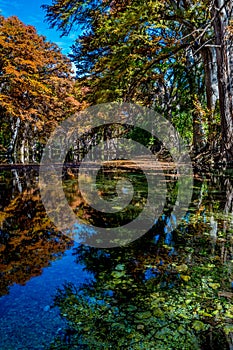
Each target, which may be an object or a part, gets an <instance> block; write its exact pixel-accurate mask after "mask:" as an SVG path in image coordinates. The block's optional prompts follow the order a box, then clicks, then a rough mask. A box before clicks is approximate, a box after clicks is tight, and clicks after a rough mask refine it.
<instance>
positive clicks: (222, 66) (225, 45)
mask: <svg viewBox="0 0 233 350" xmlns="http://www.w3.org/2000/svg"><path fill="white" fill-rule="evenodd" d="M232 10H233V2H232V1H229V0H228V1H227V0H214V8H213V16H214V32H215V44H216V58H217V67H218V87H219V106H220V114H221V157H222V161H225V162H227V163H229V162H232V161H233V100H232V95H233V42H232V40H230V38H229V36H228V34H229V33H228V30H227V27H228V26H229V24H230V20H231V19H232Z"/></svg>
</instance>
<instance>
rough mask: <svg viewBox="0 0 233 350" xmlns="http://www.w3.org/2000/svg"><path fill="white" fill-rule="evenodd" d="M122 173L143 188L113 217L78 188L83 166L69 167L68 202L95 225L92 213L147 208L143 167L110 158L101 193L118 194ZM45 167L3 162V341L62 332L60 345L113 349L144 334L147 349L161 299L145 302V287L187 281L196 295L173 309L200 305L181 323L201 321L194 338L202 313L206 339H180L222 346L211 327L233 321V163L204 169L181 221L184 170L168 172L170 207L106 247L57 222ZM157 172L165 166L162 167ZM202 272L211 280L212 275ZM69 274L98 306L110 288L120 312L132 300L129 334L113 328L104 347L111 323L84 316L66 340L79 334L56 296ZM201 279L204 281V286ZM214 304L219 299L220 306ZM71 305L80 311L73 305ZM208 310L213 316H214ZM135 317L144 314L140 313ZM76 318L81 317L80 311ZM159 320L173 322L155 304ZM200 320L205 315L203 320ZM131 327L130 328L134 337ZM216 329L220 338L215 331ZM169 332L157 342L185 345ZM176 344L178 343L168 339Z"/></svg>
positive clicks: (38, 344) (97, 219) (119, 219)
mask: <svg viewBox="0 0 233 350" xmlns="http://www.w3.org/2000/svg"><path fill="white" fill-rule="evenodd" d="M105 170H106V169H105ZM161 172H162V169H160V173H161ZM122 173H123V174H124V178H125V176H129V177H130V181H131V185H133V186H134V187H135V188H136V189H135V188H134V191H135V192H134V194H135V195H134V198H133V200H132V201H131V202H130V204H129V208H128V211H127V212H124V213H123V214H122V213H121V214H119V215H118V216H116V215H115V216H113V217H110V216H100V215H99V214H98V213H96V211H92V210H90V208H89V207H88V206H86V205H85V201H83V198H82V196H81V194H80V192H79V190H78V184H77V178H78V174H77V169H68V170H66V171H64V176H63V188H64V192H65V195H66V198H67V205H68V203H69V205H70V206H71V208H72V210H73V211H74V213H75V215H77V217H80V218H82V219H83V220H84V226H83V231H85V227H86V231H87V233H88V229H87V227H88V222H91V224H92V225H94V226H95V225H96V226H101V227H105V226H106V222H107V224H108V225H109V224H111V225H112V227H114V226H121V225H125V224H126V223H128V222H129V221H132V220H133V219H135V218H136V217H137V216H138V215H139V213H140V212H141V211H142V210H143V205H144V202H143V198H144V197H145V196H147V187H146V184H145V181H144V180H145V179H144V178H143V175H142V174H141V173H140V172H139V173H138V172H137V171H136V170H135V169H134V170H132V169H131V170H129V169H127V168H125V169H124V170H122V169H121V171H120V172H119V171H118V172H117V173H116V171H115V170H114V169H113V168H109V169H108V171H105V173H104V175H103V173H100V174H99V192H100V194H101V196H102V198H104V199H105V200H107V201H111V200H113V198H114V197H115V196H116V184H117V181H118V180H119V178H120V176H121V175H122ZM38 176H39V174H38V169H37V168H36V167H33V166H31V167H23V166H22V167H11V168H9V167H6V166H5V167H1V170H0V223H1V226H0V277H1V281H0V315H1V318H0V349H1V350H10V349H25V350H26V349H30V350H33V349H46V348H48V347H49V346H50V344H51V342H53V341H54V340H55V339H58V338H59V339H60V340H59V342H60V343H62V342H64V344H65V345H64V346H63V347H62V345H61V346H60V347H58V345H56V346H57V347H56V348H61V349H63V348H64V349H65V348H66V347H65V346H68V348H73V349H76V348H77V349H78V348H86V349H89V348H90V349H92V348H93V349H94V348H97V349H98V348H99V349H102V348H103V349H105V348H106V349H108V348H110V345H111V347H113V348H114V346H115V348H116V349H117V348H119V349H120V348H122V349H123V348H129V349H137V348H138V347H137V346H138V345H137V346H136V345H132V344H134V343H137V344H140V346H141V347H140V348H142V349H144V348H146V347H147V348H148V349H149V348H152V345H151V341H152V340H151V336H150V332H151V330H150V326H149V323H147V321H144V317H143V315H144V316H145V315H146V313H147V316H145V320H147V317H148V319H150V318H151V317H152V316H151V315H152V314H151V313H152V311H151V310H152V309H153V310H155V309H156V306H153V303H152V304H151V310H150V308H148V305H144V304H142V305H140V302H139V299H140V296H141V294H140V293H141V287H142V286H143V288H146V292H145V295H147V294H146V293H148V296H150V297H151V296H155V295H161V293H164V295H167V294H166V293H168V292H169V291H172V293H173V292H174V291H176V292H177V293H178V291H181V294H182V292H183V291H184V289H185V288H189V289H187V290H188V291H189V290H192V291H193V294H192V297H190V296H189V294H188V293H189V292H187V293H186V294H187V298H186V300H185V297H183V301H180V304H179V303H178V301H177V303H178V304H177V305H173V304H171V305H170V304H169V305H170V306H169V307H170V310H171V313H172V315H173V316H174V314H175V311H174V310H175V309H177V308H179V307H181V306H180V305H184V304H185V305H190V308H189V309H187V310H189V311H187V310H186V309H185V308H184V306H182V308H183V309H182V310H183V311H182V313H181V314H180V315H179V318H182V317H183V316H182V315H183V314H184V313H185V312H190V313H193V315H194V316H193V317H194V319H191V320H190V323H188V321H187V322H186V319H187V318H188V316H187V317H186V318H185V316H184V320H185V321H184V324H185V326H183V325H182V327H184V329H186V328H187V329H189V328H190V329H192V331H193V333H192V332H191V333H192V334H191V335H190V337H191V339H192V337H193V336H195V334H196V333H195V332H199V330H198V323H195V322H197V321H198V322H200V324H199V326H200V328H201V329H200V331H201V332H202V333H203V334H205V336H204V337H202V342H200V341H199V342H198V341H197V343H196V345H195V344H194V343H193V344H194V345H187V347H183V348H182V345H180V346H181V347H180V348H181V349H184V348H185V349H186V348H187V349H191V348H192V346H193V347H194V348H195V346H196V348H197V349H204V348H206V349H207V348H208V346H209V348H211V347H210V346H212V348H214V345H213V339H215V337H216V339H219V338H221V336H222V333H221V336H219V335H216V334H217V333H216V332H217V331H216V332H215V331H211V332H213V334H212V333H211V332H210V325H211V327H212V328H211V330H213V329H215V326H216V327H217V326H219V327H220V325H223V326H222V329H225V328H224V327H226V326H227V327H228V328H229V327H231V325H232V319H233V311H232V310H231V309H230V306H229V305H231V297H232V295H231V293H232V292H233V290H232V286H233V272H232V261H233V249H232V244H233V236H232V235H233V216H232V210H233V172H232V171H230V170H228V171H225V172H223V171H222V172H220V171H218V170H216V169H215V170H213V172H211V173H202V174H200V173H199V174H195V175H194V182H193V195H192V200H191V202H190V203H189V205H188V207H187V211H186V212H185V214H184V215H183V217H182V218H181V219H180V221H179V223H177V222H176V221H177V217H176V215H175V214H173V212H172V206H174V203H175V202H176V196H177V186H176V184H177V178H176V176H175V175H174V173H173V172H172V171H171V174H169V171H168V172H166V178H165V181H163V182H164V183H165V186H166V198H165V203H163V206H164V210H163V211H162V213H161V214H159V216H158V217H157V218H155V220H154V224H153V225H152V227H150V229H149V230H148V231H147V232H145V235H142V236H141V237H137V239H136V240H134V239H133V238H132V239H131V241H130V242H128V243H127V244H126V245H125V246H121V244H119V245H120V247H119V246H115V247H113V248H105V249H104V248H101V247H89V245H88V244H81V243H80V240H79V241H78V240H76V239H75V240H73V237H69V235H64V234H63V233H61V232H60V231H59V230H58V229H57V227H56V226H55V225H54V224H53V223H52V222H51V221H50V219H49V217H48V215H47V213H46V211H45V209H44V206H43V203H42V201H41V198H40V190H39V188H38ZM91 176H92V170H91V169H89V170H88V169H87V170H86V177H87V179H88V177H90V178H91ZM103 176H105V179H104V178H103ZM154 176H158V169H157V172H155V173H154ZM135 178H136V180H134V179H135ZM132 179H133V180H132ZM86 181H87V182H88V180H86ZM128 184H129V182H128ZM127 186H128V185H127V182H126V183H124V186H123V190H122V196H123V195H124V194H125V193H128V191H130V186H129V188H128V187H127ZM156 186H157V188H156V189H155V195H156V196H158V192H159V191H160V183H159V182H157V185H156ZM161 186H162V185H161ZM163 186H164V184H163ZM162 188H164V187H162ZM158 189H159V191H158ZM55 191H56V189H55ZM117 196H118V197H119V196H120V194H119V193H118V194H117ZM141 199H142V200H141ZM138 202H139V204H138ZM58 207H59V203H58ZM116 210H117V207H116ZM122 230H123V231H122V232H123V233H124V235H127V233H126V232H127V230H126V231H124V229H122ZM87 242H88V240H87ZM87 242H85V243H87ZM203 271H207V272H205V273H204V272H203ZM203 276H205V278H206V280H203V278H204V277H203ZM208 278H209V279H208ZM69 282H72V283H73V285H74V286H76V288H77V289H78V290H79V292H80V290H81V289H82V288H83V290H85V293H86V294H88V297H89V298H90V299H86V300H91V301H90V302H88V303H89V304H88V305H89V306H90V305H91V304H92V303H93V300H94V299H95V298H96V299H98V300H102V302H103V303H104V302H105V298H106V302H107V303H108V305H113V306H111V307H112V308H113V307H115V306H114V305H118V312H119V315H120V313H121V312H122V314H123V311H122V310H123V308H126V309H127V310H128V311H127V312H128V314H129V315H131V318H128V316H124V318H125V320H124V322H123V324H124V326H123V328H125V329H124V330H122V331H121V332H123V333H122V339H123V338H124V339H126V340H121V339H120V338H119V339H118V340H116V336H117V337H121V333H119V331H114V332H116V333H114V332H113V334H114V340H113V339H111V338H109V339H107V340H106V344H104V343H103V345H101V346H102V347H101V346H100V345H98V344H99V343H98V341H97V339H99V340H101V339H102V338H101V337H102V335H101V330H102V327H103V326H101V321H100V323H99V326H98V324H96V322H95V323H94V326H93V325H92V327H94V331H92V335H90V333H89V331H88V330H87V328H85V327H84V328H83V329H82V328H80V327H81V326H80V325H79V326H78V327H79V328H77V329H78V335H79V339H80V340H79V341H78V342H77V338H76V339H75V340H74V344H73V345H67V342H68V343H69V344H70V342H71V344H72V341H71V340H70V338H69V339H68V338H67V327H68V326H67V317H66V316H67V312H64V310H66V309H64V310H63V316H64V317H63V318H61V316H60V313H61V311H60V310H59V308H58V306H55V307H54V305H53V302H54V298H55V295H56V293H57V291H58V289H59V288H62V287H63V286H64V284H66V283H69ZM83 283H86V284H85V287H82V286H83ZM202 283H203V286H204V287H202V289H201V291H200V289H199V287H200V286H201V284H202ZM204 288H207V290H208V291H209V299H208V303H207V301H206V300H205V296H203V299H202V300H201V301H200V300H197V299H198V298H197V294H198V293H202V291H203V293H204V294H203V295H206V291H207V290H205V289H204ZM79 292H77V293H79ZM104 293H105V294H104ZM156 293H157V294H156ZM159 293H160V294H159ZM178 294H179V293H178ZM178 294H177V295H178ZM194 294H195V295H194ZM93 298H94V299H93ZM148 298H149V297H148ZM159 298H160V297H159ZM159 298H158V300H160V299H159ZM192 298H193V299H192ZM195 298H196V299H195ZM177 300H178V299H177ZM187 300H188V301H187ZM218 300H219V304H218ZM111 302H113V304H111ZM195 303H196V305H199V306H198V307H197V308H196V309H197V310H194V309H195V307H194V305H195ZM221 303H222V304H221ZM88 305H87V306H86V307H88ZM96 305H97V304H96ZM126 305H127V306H126ZM213 305H218V307H217V308H216V310H215V308H214V306H213ZM222 305H225V306H222ZM82 307H83V308H84V309H82V310H83V311H82V312H84V313H85V306H82ZM224 307H225V309H224ZM60 308H62V305H61V304H60ZM77 308H78V306H77ZM121 308H122V310H121ZM208 308H209V311H208ZM70 310H71V311H72V306H71V307H70ZM114 310H115V309H114ZM166 310H168V309H166ZM166 310H165V311H164V314H165V313H166V312H167V311H166ZM203 310H204V311H203ZM71 311H70V312H71ZM143 312H144V314H143ZM204 312H205V314H204ZM218 312H219V313H218ZM226 312H227V318H226V319H224V316H223V314H224V313H225V314H226ZM195 313H196V314H195ZM77 314H78V311H77ZM207 314H209V316H206V315H207ZM173 316H172V317H173ZM231 316H232V317H231ZM117 317H118V316H116V324H118V325H120V324H121V325H122V322H121V320H120V318H119V320H117ZM169 317H171V316H168V318H169ZM208 317H209V319H208ZM68 318H69V315H68ZM136 318H138V319H139V321H137V322H136V321H135V319H136ZM132 319H134V321H132ZM158 319H159V320H160V321H159V323H158ZM70 320H73V319H72V317H71V316H70ZM153 320H154V321H153ZM153 320H152V319H150V322H154V324H155V326H156V325H157V324H160V326H161V324H162V322H165V321H164V320H163V317H162V316H160V315H159V314H156V312H154V313H153ZM92 321H93V318H90V320H89V322H90V324H91V322H92ZM106 322H107V321H106ZM156 322H157V323H156ZM185 322H186V323H185ZM80 323H81V322H80ZM193 324H195V325H196V326H195V327H194V328H192V327H193V326H192V325H193ZM98 327H99V328H98ZM104 327H105V328H106V329H105V330H107V329H108V326H106V325H105V326H104ZM180 327H181V326H180ZM185 327H186V328H185ZM205 327H206V328H205ZM95 328H96V329H95ZM115 328H117V326H115ZM145 329H147V332H145ZM180 329H181V328H180ZM216 329H217V328H216ZM229 329H230V330H231V328H229ZM97 330H98V332H97ZM124 332H126V333H127V332H128V333H127V334H131V336H130V337H131V338H130V337H129V341H128V340H127V339H128V338H127V336H125V335H124ZM158 332H160V331H158ZM172 332H174V334H173V333H172ZM180 332H181V331H180ZM182 332H184V331H182ZM182 332H181V333H182ZM97 333H98V336H97V335H96V334H97ZM178 333H179V332H178ZM210 333H211V334H212V335H211V337H212V338H211V337H210V336H209V334H210ZM156 334H157V333H156ZM164 334H165V333H164ZM169 334H170V335H171V334H173V336H174V337H175V336H177V329H176V330H174V329H173V328H171V329H169ZM182 334H183V333H182ZM178 336H179V334H178ZM98 337H99V338H98ZM109 337H110V336H109ZM222 337H223V338H224V339H226V340H221V341H222V342H223V343H221V341H220V340H219V342H220V343H221V344H222V348H223V349H225V348H226V349H227V348H230V343H231V332H230V331H229V332H226V336H222ZM107 338H108V337H107ZM134 338H135V339H136V341H135V339H134ZM165 338H167V340H166V341H168V343H166V341H165V340H163V338H161V337H160V338H158V339H159V340H158V341H157V345H158V346H157V347H156V349H157V348H158V349H163V348H164V349H169V348H176V349H178V348H179V347H178V345H174V344H175V343H174V344H173V342H175V340H174V339H175V338H174V339H170V340H169V337H167V335H166V334H165ZM204 338H206V339H207V338H208V340H206V343H205V340H203V339H204ZM67 339H68V340H67ZM103 339H104V337H103ZM132 339H134V341H132ZM161 339H162V340H161ZM211 339H212V340H211ZM124 341H126V343H124ZM127 341H128V343H127ZM95 342H96V343H95ZM211 342H212V343H211ZM207 343H208V345H207ZM220 343H219V344H220ZM80 344H86V345H85V346H86V347H81V345H80ZM114 344H115V345H114ZM169 344H173V345H171V347H169ZM187 344H188V341H187ZM203 344H204V345H203ZM210 344H212V345H210ZM83 346H84V345H83ZM153 346H154V345H153ZM204 346H206V347H204ZM216 346H217V345H216Z"/></svg>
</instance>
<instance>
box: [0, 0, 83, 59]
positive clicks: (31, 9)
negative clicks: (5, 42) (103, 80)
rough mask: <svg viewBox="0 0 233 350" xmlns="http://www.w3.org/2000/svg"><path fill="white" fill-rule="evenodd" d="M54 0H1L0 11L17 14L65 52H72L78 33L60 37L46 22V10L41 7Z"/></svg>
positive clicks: (10, 14)
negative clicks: (72, 45)
mask: <svg viewBox="0 0 233 350" xmlns="http://www.w3.org/2000/svg"><path fill="white" fill-rule="evenodd" d="M51 2H52V0H0V11H1V14H2V15H3V16H4V17H9V16H13V15H15V16H17V17H18V18H19V19H20V20H21V21H22V22H24V23H25V24H31V25H33V26H34V27H36V29H37V32H38V33H39V34H42V35H44V36H46V38H47V40H49V41H52V42H55V43H56V44H57V45H58V46H59V47H61V48H62V52H63V53H64V54H68V53H69V52H70V49H69V47H70V46H71V44H72V43H73V42H74V40H75V38H77V36H78V34H77V32H76V33H74V32H73V33H71V34H70V35H69V37H62V38H60V33H59V32H58V31H56V30H55V29H49V25H48V23H46V22H44V18H45V12H44V10H42V9H41V8H40V6H41V5H42V4H48V5H49V4H51Z"/></svg>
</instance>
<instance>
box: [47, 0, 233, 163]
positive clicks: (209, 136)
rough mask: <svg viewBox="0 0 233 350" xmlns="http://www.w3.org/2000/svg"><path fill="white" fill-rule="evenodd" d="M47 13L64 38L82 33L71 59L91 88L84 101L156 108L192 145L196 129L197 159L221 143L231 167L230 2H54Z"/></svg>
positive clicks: (78, 74)
mask: <svg viewBox="0 0 233 350" xmlns="http://www.w3.org/2000/svg"><path fill="white" fill-rule="evenodd" d="M44 8H45V9H46V13H47V14H46V18H47V20H48V21H49V23H50V24H51V26H53V27H57V28H59V29H60V30H61V31H62V32H63V35H66V34H67V33H69V31H70V30H71V29H72V28H73V27H75V26H81V28H82V29H83V32H82V35H80V36H79V37H78V38H77V40H76V41H75V43H74V45H73V47H72V49H73V53H72V55H71V58H72V60H74V62H75V64H76V66H77V78H78V82H79V83H80V84H81V85H82V86H83V85H85V86H88V87H89V88H90V90H89V93H87V94H86V96H85V99H87V100H88V101H89V102H90V103H92V104H95V103H100V102H107V101H108V102H109V101H115V100H120V101H133V102H136V103H139V104H143V105H146V106H148V107H151V108H154V109H156V110H158V111H159V112H161V113H163V114H164V115H165V116H166V117H168V118H169V119H170V120H172V121H173V123H174V124H175V126H176V127H177V128H178V129H179V131H180V132H181V133H183V134H184V135H183V136H185V137H187V138H188V139H189V141H191V140H190V136H191V135H190V133H189V132H188V131H189V130H190V125H192V130H193V131H192V134H193V135H192V136H193V138H192V142H193V146H194V150H195V152H199V151H200V150H201V149H203V148H204V147H205V146H208V147H210V148H211V149H212V150H213V149H216V137H217V136H218V138H219V140H220V139H221V140H222V142H221V150H222V152H223V153H222V154H223V157H224V158H225V159H226V160H228V161H230V160H231V159H232V155H231V151H230V150H231V149H232V141H231V140H232V136H231V134H232V126H231V123H232V121H231V119H232V101H231V99H230V96H229V94H230V95H231V94H232V84H231V82H230V80H231V78H230V77H229V75H227V74H225V75H224V74H223V71H225V72H226V71H227V70H228V71H229V72H230V71H231V68H229V62H230V57H231V55H232V53H231V33H232V32H231V30H230V28H231V22H230V20H231V13H232V4H231V2H229V1H210V0H203V1H196V0H192V1H174V0H170V1H163V0H162V1H157V0H154V1H143V2H142V1H124V2H123V1H72V0H65V1H61V0H54V1H53V3H52V5H51V6H49V5H45V6H44ZM221 59H222V61H221ZM223 67H225V68H223ZM227 67H228V68H227ZM227 87H228V90H229V89H230V91H231V92H229V93H227V91H228V90H227ZM220 118H221V122H220ZM227 125H228V126H230V128H229V127H227ZM218 146H220V143H219V144H218ZM216 150H217V151H218V150H219V148H217V149H216Z"/></svg>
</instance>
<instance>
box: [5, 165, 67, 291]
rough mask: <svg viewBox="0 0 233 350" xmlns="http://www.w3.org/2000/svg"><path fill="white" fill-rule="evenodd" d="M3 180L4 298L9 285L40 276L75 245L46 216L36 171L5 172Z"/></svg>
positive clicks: (14, 170) (13, 170)
mask: <svg viewBox="0 0 233 350" xmlns="http://www.w3.org/2000/svg"><path fill="white" fill-rule="evenodd" d="M1 179H2V183H1V190H2V191H1V206H2V208H1V209H2V211H1V213H0V227H1V229H0V271H1V272H0V273H1V285H0V294H5V293H7V291H8V287H9V286H10V285H12V284H14V283H19V284H24V283H25V282H26V281H27V280H29V279H30V278H31V277H33V276H38V275H40V274H41V271H42V268H43V267H46V266H48V265H49V264H50V261H52V260H54V259H56V258H57V257H58V256H59V255H62V254H63V253H64V251H65V250H66V249H67V248H68V247H69V246H71V245H72V244H73V243H72V241H71V240H70V239H68V238H67V237H66V236H64V235H62V234H61V233H59V232H58V231H57V230H56V228H55V227H54V226H53V225H52V223H51V222H50V221H49V219H48V217H47V216H46V213H45V210H44V207H43V205H42V203H41V201H40V193H39V189H38V174H37V172H36V171H34V170H32V169H26V168H21V169H12V170H11V171H2V172H1ZM4 180H5V183H3V181H4Z"/></svg>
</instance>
